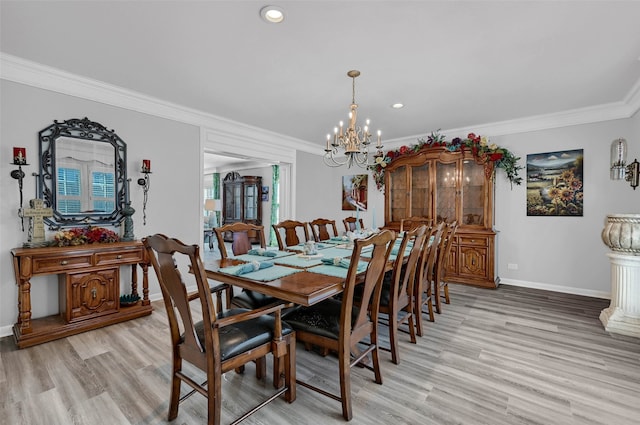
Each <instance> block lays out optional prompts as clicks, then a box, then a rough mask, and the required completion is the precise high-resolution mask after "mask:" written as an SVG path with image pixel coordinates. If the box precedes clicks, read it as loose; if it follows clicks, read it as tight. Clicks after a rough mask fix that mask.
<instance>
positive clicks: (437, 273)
mask: <svg viewBox="0 0 640 425" xmlns="http://www.w3.org/2000/svg"><path fill="white" fill-rule="evenodd" d="M457 230H458V222H457V221H454V222H452V223H449V224H447V225H446V227H445V230H444V231H443V233H442V241H441V242H440V246H439V247H438V256H437V259H436V265H435V270H434V273H433V293H432V297H433V300H434V303H435V306H436V312H437V313H441V312H442V298H444V302H445V303H446V304H449V303H450V302H451V300H450V299H449V284H448V283H447V281H446V278H447V266H448V265H449V258H450V256H451V247H452V246H453V241H454V237H455V234H456V231H457Z"/></svg>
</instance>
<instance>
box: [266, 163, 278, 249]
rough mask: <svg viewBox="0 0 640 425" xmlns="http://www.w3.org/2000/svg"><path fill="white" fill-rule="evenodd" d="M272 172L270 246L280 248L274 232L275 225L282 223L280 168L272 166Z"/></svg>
mask: <svg viewBox="0 0 640 425" xmlns="http://www.w3.org/2000/svg"><path fill="white" fill-rule="evenodd" d="M271 171H272V172H273V173H272V174H273V176H272V180H271V186H272V189H271V223H270V224H271V225H270V226H269V246H278V241H277V239H276V232H275V231H274V230H273V225H274V224H277V223H278V222H279V221H280V218H279V217H280V214H279V211H280V195H279V193H278V192H279V190H278V188H279V187H280V166H279V165H272V166H271Z"/></svg>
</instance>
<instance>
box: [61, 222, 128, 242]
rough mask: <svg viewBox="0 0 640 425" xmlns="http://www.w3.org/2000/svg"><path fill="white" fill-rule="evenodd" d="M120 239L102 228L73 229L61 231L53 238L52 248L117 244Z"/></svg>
mask: <svg viewBox="0 0 640 425" xmlns="http://www.w3.org/2000/svg"><path fill="white" fill-rule="evenodd" d="M119 240H120V237H119V236H118V235H117V234H116V233H115V232H114V231H112V230H109V229H105V228H104V227H95V226H89V227H74V228H73V229H69V230H61V231H59V232H57V233H56V234H55V236H54V239H53V242H52V244H53V245H54V246H77V245H85V244H91V243H113V242H118V241H119Z"/></svg>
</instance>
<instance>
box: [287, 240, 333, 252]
mask: <svg viewBox="0 0 640 425" xmlns="http://www.w3.org/2000/svg"><path fill="white" fill-rule="evenodd" d="M325 242H326V241H325ZM315 245H316V249H327V248H331V247H332V246H333V245H331V244H328V243H324V242H316V244H315ZM304 247H305V244H304V243H299V244H298V245H291V246H288V247H287V249H288V250H291V251H304Z"/></svg>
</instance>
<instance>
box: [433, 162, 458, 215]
mask: <svg viewBox="0 0 640 425" xmlns="http://www.w3.org/2000/svg"><path fill="white" fill-rule="evenodd" d="M457 180H458V170H457V168H456V163H455V162H453V163H450V164H443V163H441V162H437V163H436V196H435V198H436V200H435V202H436V222H437V223H439V222H441V221H446V222H452V221H454V220H456V217H457V216H458V215H457V214H456V192H457V189H456V185H457Z"/></svg>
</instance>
